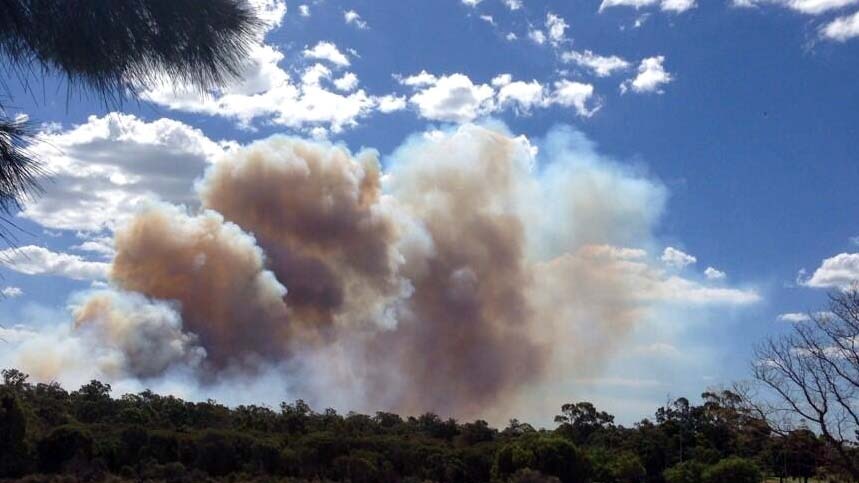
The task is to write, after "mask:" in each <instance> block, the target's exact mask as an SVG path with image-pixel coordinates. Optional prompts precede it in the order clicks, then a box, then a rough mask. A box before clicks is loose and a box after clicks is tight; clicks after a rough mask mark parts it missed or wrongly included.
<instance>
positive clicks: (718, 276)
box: [704, 267, 728, 280]
mask: <svg viewBox="0 0 859 483" xmlns="http://www.w3.org/2000/svg"><path fill="white" fill-rule="evenodd" d="M704 276H705V277H707V279H708V280H724V279H725V278H726V277H727V276H728V275H727V274H726V273H725V272H723V271H721V270H718V269H715V268H713V267H707V269H706V270H704Z"/></svg>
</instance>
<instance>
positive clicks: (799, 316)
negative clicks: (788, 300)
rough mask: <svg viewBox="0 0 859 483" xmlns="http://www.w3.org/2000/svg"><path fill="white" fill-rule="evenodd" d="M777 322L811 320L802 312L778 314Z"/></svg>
mask: <svg viewBox="0 0 859 483" xmlns="http://www.w3.org/2000/svg"><path fill="white" fill-rule="evenodd" d="M777 318H778V320H780V321H782V322H795V323H796V322H806V321H809V320H811V317H810V316H809V315H808V314H805V313H802V312H788V313H785V314H780V315H779V316H778V317H777Z"/></svg>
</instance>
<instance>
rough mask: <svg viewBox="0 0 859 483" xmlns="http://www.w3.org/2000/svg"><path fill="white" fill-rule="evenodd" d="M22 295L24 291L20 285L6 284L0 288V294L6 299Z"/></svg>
mask: <svg viewBox="0 0 859 483" xmlns="http://www.w3.org/2000/svg"><path fill="white" fill-rule="evenodd" d="M23 295H24V291H23V290H21V288H20V287H12V286H7V287H3V289H2V290H0V296H2V297H5V298H7V299H14V298H18V297H21V296H23Z"/></svg>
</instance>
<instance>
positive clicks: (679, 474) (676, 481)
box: [663, 461, 705, 483]
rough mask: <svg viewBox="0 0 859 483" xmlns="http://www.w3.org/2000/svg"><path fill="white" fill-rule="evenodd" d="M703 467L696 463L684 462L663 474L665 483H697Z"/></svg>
mask: <svg viewBox="0 0 859 483" xmlns="http://www.w3.org/2000/svg"><path fill="white" fill-rule="evenodd" d="M704 469H705V466H704V465H703V464H702V463H700V462H698V461H684V462H683V463H679V464H677V465H674V466H672V467H671V468H668V469H667V470H665V472H664V473H663V476H664V477H665V481H666V483H699V482H700V481H701V475H702V474H703V473H704Z"/></svg>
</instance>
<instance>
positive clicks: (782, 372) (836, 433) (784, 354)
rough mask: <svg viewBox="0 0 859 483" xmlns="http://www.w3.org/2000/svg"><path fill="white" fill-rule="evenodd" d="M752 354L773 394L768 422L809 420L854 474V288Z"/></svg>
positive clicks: (858, 466)
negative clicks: (822, 310)
mask: <svg viewBox="0 0 859 483" xmlns="http://www.w3.org/2000/svg"><path fill="white" fill-rule="evenodd" d="M756 356H757V361H756V363H755V365H754V375H755V378H756V379H757V380H758V381H760V382H761V383H762V384H763V386H764V387H765V388H766V389H768V390H769V392H771V393H772V394H773V395H774V401H773V402H771V403H768V404H767V405H766V406H765V407H764V410H763V412H764V413H765V414H767V415H768V416H769V417H770V419H771V421H772V424H773V426H774V427H778V426H779V425H780V426H782V427H783V428H782V429H791V426H793V427H801V425H802V424H807V425H809V426H810V427H811V428H812V429H814V430H815V431H817V432H819V433H820V434H821V436H822V438H823V440H824V441H825V442H826V443H828V444H829V445H830V446H831V448H832V449H833V452H834V453H835V454H836V455H837V456H838V461H839V463H840V465H841V466H842V467H843V469H844V470H845V471H846V472H847V473H849V474H850V475H851V477H852V479H853V480H859V460H857V454H856V450H855V445H856V443H857V431H859V399H857V398H859V291H857V290H855V289H853V290H849V291H845V292H840V293H837V294H833V295H831V296H830V310H829V312H824V313H817V314H810V315H809V320H808V321H806V322H801V323H797V324H795V325H794V326H793V329H792V331H791V332H790V333H789V334H787V335H785V336H780V337H775V338H772V339H770V340H769V341H767V342H766V343H765V344H763V345H762V346H760V347H759V348H758V349H757V354H756ZM785 423H786V424H785ZM784 426H787V428H784Z"/></svg>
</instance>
